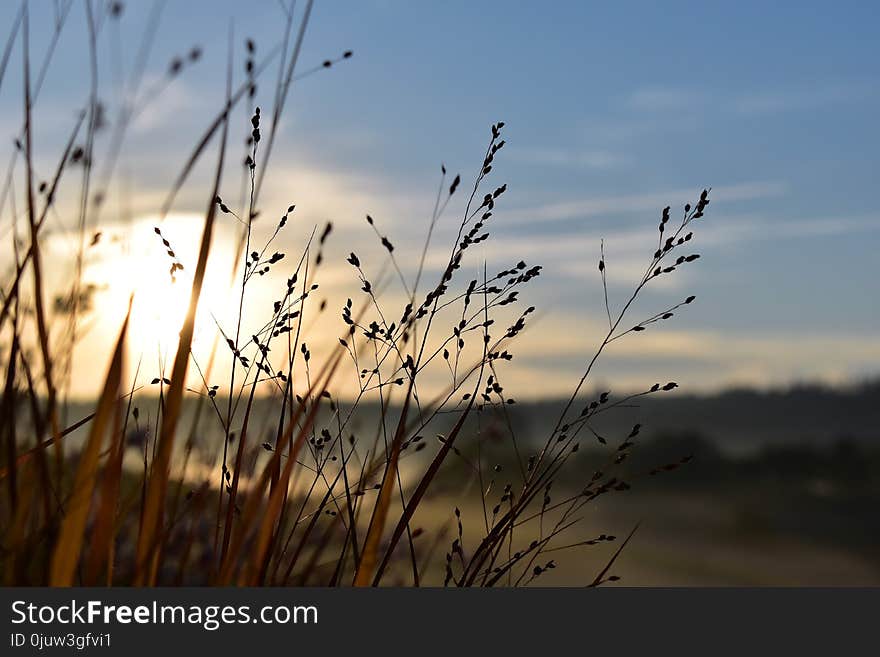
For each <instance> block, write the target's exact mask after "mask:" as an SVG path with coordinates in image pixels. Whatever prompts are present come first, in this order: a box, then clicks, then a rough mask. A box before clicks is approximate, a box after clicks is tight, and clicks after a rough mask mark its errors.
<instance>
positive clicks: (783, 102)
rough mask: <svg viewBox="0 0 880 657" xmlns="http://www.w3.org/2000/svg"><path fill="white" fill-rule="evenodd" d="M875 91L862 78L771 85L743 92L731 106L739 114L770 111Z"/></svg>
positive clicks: (862, 96) (857, 97) (841, 100)
mask: <svg viewBox="0 0 880 657" xmlns="http://www.w3.org/2000/svg"><path fill="white" fill-rule="evenodd" d="M875 94H876V85H875V84H869V83H864V82H854V83H847V84H841V83H831V84H824V85H823V84H818V85H814V86H810V88H809V89H774V90H772V91H764V92H758V93H752V94H745V95H742V96H740V97H739V98H737V99H736V100H734V101H733V102H732V103H731V106H732V107H733V109H734V111H736V112H738V113H740V114H748V115H757V114H771V113H778V112H790V111H802V110H815V109H819V108H822V107H826V106H831V105H838V104H845V103H853V102H857V101H860V100H864V99H866V98H868V97H870V96H872V95H875Z"/></svg>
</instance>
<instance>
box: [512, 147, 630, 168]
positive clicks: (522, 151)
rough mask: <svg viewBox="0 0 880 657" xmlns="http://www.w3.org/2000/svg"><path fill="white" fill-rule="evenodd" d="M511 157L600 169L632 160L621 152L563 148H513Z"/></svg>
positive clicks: (561, 165) (562, 165) (529, 162)
mask: <svg viewBox="0 0 880 657" xmlns="http://www.w3.org/2000/svg"><path fill="white" fill-rule="evenodd" d="M510 157H511V158H512V159H514V160H516V161H518V162H525V163H528V164H531V165H539V166H552V167H565V168H583V169H600V170H608V169H616V168H619V167H621V166H624V165H626V164H628V163H629V162H630V158H629V157H627V156H626V155H623V154H621V153H615V152H611V151H606V150H573V149H563V148H558V149H546V148H534V149H530V148H511V149H510Z"/></svg>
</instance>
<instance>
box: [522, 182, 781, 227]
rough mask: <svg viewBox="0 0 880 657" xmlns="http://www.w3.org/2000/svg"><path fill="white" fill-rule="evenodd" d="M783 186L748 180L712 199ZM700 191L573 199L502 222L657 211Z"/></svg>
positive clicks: (746, 196)
mask: <svg viewBox="0 0 880 657" xmlns="http://www.w3.org/2000/svg"><path fill="white" fill-rule="evenodd" d="M786 189H787V187H786V185H785V184H784V183H781V182H772V181H771V182H747V183H741V184H735V185H726V186H721V187H715V188H713V190H712V199H713V201H714V202H715V203H716V204H717V203H727V202H734V201H752V200H757V199H764V198H771V197H776V196H781V195H782V194H784V193H785V191H786ZM699 192H700V190H699V189H696V188H693V189H676V190H668V191H664V192H653V193H649V194H632V195H626V196H605V197H597V198H583V199H572V200H569V201H560V202H557V203H548V204H544V205H540V206H536V207H532V208H521V209H514V210H510V211H508V212H505V221H509V222H512V223H523V222H531V221H542V222H550V221H560V220H566V219H575V218H588V217H595V216H600V215H612V214H623V213H628V212H642V211H648V210H650V211H657V212H659V211H660V210H661V209H662V208H664V207H665V206H667V205H674V204H676V203H680V204H684V203H685V202H688V201H691V200H693V197H694V195H695V194H699Z"/></svg>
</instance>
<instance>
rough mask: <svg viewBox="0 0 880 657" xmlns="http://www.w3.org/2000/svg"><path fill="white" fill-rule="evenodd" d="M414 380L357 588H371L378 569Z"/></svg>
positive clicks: (357, 576)
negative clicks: (380, 544)
mask: <svg viewBox="0 0 880 657" xmlns="http://www.w3.org/2000/svg"><path fill="white" fill-rule="evenodd" d="M412 390H413V379H412V378H410V380H409V390H408V391H407V394H406V398H405V400H404V403H403V409H402V410H401V412H400V421H399V422H398V423H397V431H396V432H395V434H394V440H393V441H392V443H391V455H390V457H389V459H388V466H387V467H386V468H385V474H384V476H383V477H382V487H381V488H380V489H379V498H378V499H377V500H376V506H374V507H373V517H372V518H370V526H369V528H368V529H367V537H366V538H365V539H364V550H363V552H362V553H361V560H360V562H359V563H358V566H357V570H356V571H355V574H354V585H355V586H369V585H370V580H371V579H372V578H373V571H374V570H375V568H376V561H377V560H378V556H379V542H380V541H381V540H382V532H383V531H384V530H385V521H386V520H387V518H388V508H389V507H390V506H391V493H392V492H393V489H394V484H395V482H396V481H397V463H398V460H399V459H400V445H401V443H402V441H403V437H404V435H405V434H406V416H407V412H408V411H409V402H410V398H411V397H412Z"/></svg>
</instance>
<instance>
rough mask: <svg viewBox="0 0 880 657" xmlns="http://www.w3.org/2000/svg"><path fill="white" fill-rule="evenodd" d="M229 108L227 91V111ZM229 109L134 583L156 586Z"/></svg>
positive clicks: (149, 490) (173, 372) (149, 491)
mask: <svg viewBox="0 0 880 657" xmlns="http://www.w3.org/2000/svg"><path fill="white" fill-rule="evenodd" d="M229 106H230V101H229V96H228V89H227V108H228V107H229ZM227 112H228V109H227V111H226V112H224V113H223V115H222V122H223V135H222V138H221V141H220V154H219V157H218V161H217V171H216V173H215V175H214V185H213V189H212V190H211V196H210V200H209V201H208V211H207V214H206V215H205V226H204V228H203V230H202V241H201V245H200V247H199V259H198V263H197V264H196V270H195V274H194V276H193V283H192V290H191V292H190V298H189V308H188V310H187V314H186V319H185V320H184V322H183V327H182V328H181V331H180V340H179V342H178V345H177V354H176V355H175V357H174V367H173V369H172V370H171V385H170V386H168V396H167V399H166V402H165V413H164V415H163V418H162V430H161V433H160V435H159V445H158V451H157V454H156V459H155V461H154V462H153V469H152V472H151V473H150V480H149V482H148V484H147V495H146V501H145V504H144V515H143V529H142V531H141V533H140V536H139V537H138V545H137V575H136V577H135V584H137V585H141V586H143V585H152V584H154V583H155V579H156V570H157V567H158V563H157V560H156V559H155V558H154V556H155V555H156V548H157V547H158V546H157V543H156V538H157V537H159V536H161V535H162V523H163V515H164V510H165V493H166V490H167V488H168V478H169V474H170V472H169V471H170V464H171V454H172V452H173V450H174V438H175V433H176V431H177V421H178V419H179V417H180V409H181V405H182V403H183V391H184V389H185V385H186V370H187V367H188V365H189V354H190V349H191V347H192V340H193V333H194V331H195V320H196V310H197V309H198V304H199V296H200V295H201V291H202V282H203V281H204V279H205V270H206V268H207V265H208V254H209V252H210V250H211V238H212V235H213V232H214V218H215V216H216V213H217V204H216V203H215V202H214V199H215V198H217V194H218V192H219V190H220V178H221V174H222V172H223V162H224V159H225V155H226V140H227V136H228V132H229V121H228V114H227Z"/></svg>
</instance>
